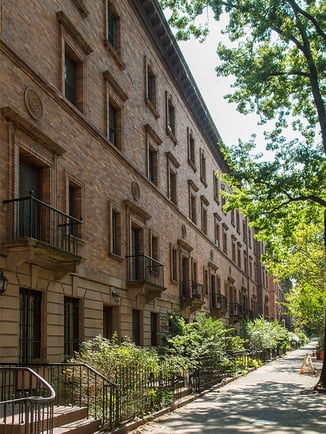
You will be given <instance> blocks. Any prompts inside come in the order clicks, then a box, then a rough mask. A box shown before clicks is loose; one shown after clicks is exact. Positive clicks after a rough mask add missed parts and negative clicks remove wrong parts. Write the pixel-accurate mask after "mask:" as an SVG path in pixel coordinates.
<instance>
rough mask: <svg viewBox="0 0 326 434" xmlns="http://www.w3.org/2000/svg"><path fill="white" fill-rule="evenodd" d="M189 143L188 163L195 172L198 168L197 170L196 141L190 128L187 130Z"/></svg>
mask: <svg viewBox="0 0 326 434" xmlns="http://www.w3.org/2000/svg"><path fill="white" fill-rule="evenodd" d="M187 142H188V163H189V164H190V166H191V167H192V168H193V169H194V171H196V170H197V168H196V156H195V139H194V136H193V133H192V131H191V130H190V129H189V128H187Z"/></svg>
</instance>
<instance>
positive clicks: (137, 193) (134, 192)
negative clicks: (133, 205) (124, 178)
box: [131, 181, 140, 200]
mask: <svg viewBox="0 0 326 434" xmlns="http://www.w3.org/2000/svg"><path fill="white" fill-rule="evenodd" d="M131 192H132V196H133V198H134V199H135V200H139V198H140V188H139V184H138V182H137V181H132V183H131Z"/></svg>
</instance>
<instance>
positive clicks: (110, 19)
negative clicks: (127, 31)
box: [104, 0, 125, 69]
mask: <svg viewBox="0 0 326 434" xmlns="http://www.w3.org/2000/svg"><path fill="white" fill-rule="evenodd" d="M106 10H107V13H106V22H105V35H104V46H105V48H106V49H107V51H108V52H109V53H110V54H111V56H112V57H113V59H114V61H115V62H116V64H117V65H118V67H119V68H120V69H124V67H125V64H124V63H123V61H122V59H121V19H120V16H119V14H118V12H117V9H116V8H115V7H114V6H113V4H112V0H107V8H106Z"/></svg>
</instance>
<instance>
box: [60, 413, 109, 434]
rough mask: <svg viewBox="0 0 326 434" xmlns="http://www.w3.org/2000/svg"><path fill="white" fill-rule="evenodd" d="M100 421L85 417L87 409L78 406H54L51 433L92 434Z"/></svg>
mask: <svg viewBox="0 0 326 434" xmlns="http://www.w3.org/2000/svg"><path fill="white" fill-rule="evenodd" d="M100 423H101V421H100V420H95V419H93V418H88V419H87V409H86V408H79V407H54V417H53V434H68V433H76V434H94V433H95V432H96V431H97V430H98V429H99V426H100Z"/></svg>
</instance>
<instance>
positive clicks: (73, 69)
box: [64, 44, 84, 112]
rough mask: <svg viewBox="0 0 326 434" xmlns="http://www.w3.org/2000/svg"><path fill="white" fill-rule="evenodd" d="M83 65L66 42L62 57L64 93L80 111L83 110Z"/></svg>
mask: <svg viewBox="0 0 326 434" xmlns="http://www.w3.org/2000/svg"><path fill="white" fill-rule="evenodd" d="M83 75H84V65H83V61H82V59H80V58H79V57H78V56H77V54H76V53H74V52H73V50H72V49H71V48H70V47H69V46H68V45H67V44H66V47H65V58H64V95H65V98H66V99H67V100H68V101H69V102H71V104H73V105H74V106H75V107H77V108H78V110H80V111H81V112H83V111H84V102H83V100H84V89H83Z"/></svg>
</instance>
